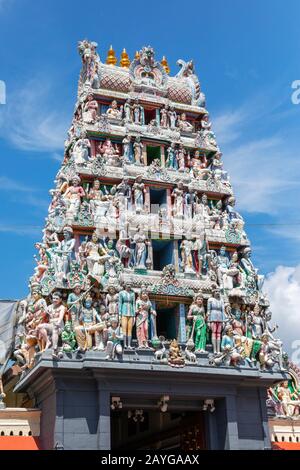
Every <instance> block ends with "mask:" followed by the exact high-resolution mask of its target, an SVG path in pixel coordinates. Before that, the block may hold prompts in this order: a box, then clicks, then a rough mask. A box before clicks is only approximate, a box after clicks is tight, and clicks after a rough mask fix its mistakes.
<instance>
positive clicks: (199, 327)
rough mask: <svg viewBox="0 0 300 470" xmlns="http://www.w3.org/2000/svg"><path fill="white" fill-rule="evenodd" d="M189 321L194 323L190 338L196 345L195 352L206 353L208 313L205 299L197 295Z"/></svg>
mask: <svg viewBox="0 0 300 470" xmlns="http://www.w3.org/2000/svg"><path fill="white" fill-rule="evenodd" d="M187 320H190V321H191V322H192V331H191V334H190V338H189V339H192V340H193V341H194V343H195V351H196V352H197V351H199V352H204V351H205V348H206V330H207V328H206V313H205V309H204V305H203V297H202V295H200V294H196V295H195V297H194V300H193V303H192V304H191V306H190V308H189V311H188V314H187Z"/></svg>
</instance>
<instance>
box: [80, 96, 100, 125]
mask: <svg viewBox="0 0 300 470" xmlns="http://www.w3.org/2000/svg"><path fill="white" fill-rule="evenodd" d="M97 117H98V103H97V101H96V100H94V97H93V95H88V97H87V101H86V103H85V104H84V107H83V113H82V119H83V122H86V123H87V124H94V123H95V122H96V120H97Z"/></svg>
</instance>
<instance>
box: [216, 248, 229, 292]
mask: <svg viewBox="0 0 300 470" xmlns="http://www.w3.org/2000/svg"><path fill="white" fill-rule="evenodd" d="M217 264H218V268H217V275H218V282H219V286H220V288H221V289H222V292H224V293H225V290H226V289H227V290H228V289H229V286H228V283H227V280H228V277H229V276H228V270H229V258H228V257H227V255H226V248H225V246H221V248H220V252H219V254H218V255H217Z"/></svg>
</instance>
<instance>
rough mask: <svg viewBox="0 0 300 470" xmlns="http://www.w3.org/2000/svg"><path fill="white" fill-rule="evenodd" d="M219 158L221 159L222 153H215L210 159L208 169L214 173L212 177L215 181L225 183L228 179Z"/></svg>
mask: <svg viewBox="0 0 300 470" xmlns="http://www.w3.org/2000/svg"><path fill="white" fill-rule="evenodd" d="M221 158H222V153H221V152H216V153H215V155H214V157H213V159H212V162H211V165H210V169H211V171H212V172H213V173H214V175H215V177H216V178H217V179H220V180H224V181H227V179H228V177H227V171H224V170H223V162H222V160H221Z"/></svg>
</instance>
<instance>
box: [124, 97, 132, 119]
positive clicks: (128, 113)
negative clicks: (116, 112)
mask: <svg viewBox="0 0 300 470" xmlns="http://www.w3.org/2000/svg"><path fill="white" fill-rule="evenodd" d="M124 115H125V121H126V122H132V121H133V109H132V101H131V99H128V100H126V102H125V104H124Z"/></svg>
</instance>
